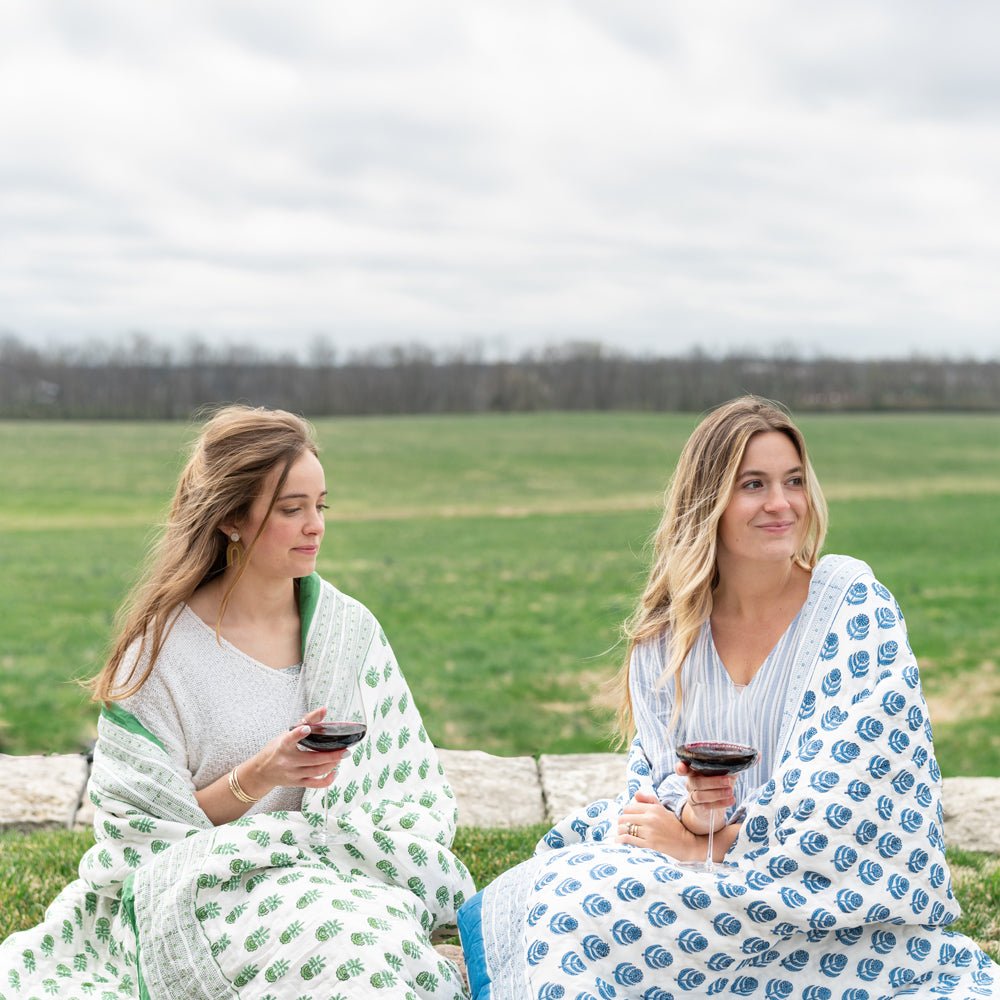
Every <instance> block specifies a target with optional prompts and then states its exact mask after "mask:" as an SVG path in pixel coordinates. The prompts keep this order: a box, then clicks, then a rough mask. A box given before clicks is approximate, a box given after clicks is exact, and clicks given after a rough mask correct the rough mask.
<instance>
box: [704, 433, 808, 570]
mask: <svg viewBox="0 0 1000 1000" xmlns="http://www.w3.org/2000/svg"><path fill="white" fill-rule="evenodd" d="M804 476H805V470H804V469H803V467H802V460H801V458H800V457H799V453H798V451H797V450H796V448H795V445H794V444H792V441H791V439H790V438H789V437H788V436H787V435H785V434H783V433H782V432H781V431H761V432H760V433H758V434H755V435H754V436H753V437H752V438H750V442H749V444H747V447H746V451H745V452H744V453H743V461H742V462H740V468H739V473H738V475H737V477H736V485H735V487H734V489H733V495H732V497H731V498H730V501H729V505H728V506H727V507H726V509H725V511H724V512H723V514H722V519H721V520H720V521H719V533H718V553H719V558H720V559H723V560H725V559H727V558H729V559H733V558H738V559H754V560H764V561H775V560H790V559H791V558H793V557H794V555H795V553H796V552H797V551H798V550H799V548H800V547H801V545H802V541H803V538H804V536H805V530H806V524H807V520H808V514H809V502H808V499H807V497H806V491H805V485H804Z"/></svg>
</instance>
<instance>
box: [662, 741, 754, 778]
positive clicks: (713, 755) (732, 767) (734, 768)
mask: <svg viewBox="0 0 1000 1000" xmlns="http://www.w3.org/2000/svg"><path fill="white" fill-rule="evenodd" d="M675 752H676V754H677V758H678V760H682V761H684V763H685V764H687V766H688V767H689V768H691V770H692V771H694V773H695V774H706V775H710V776H712V777H717V776H719V775H723V774H738V773H739V772H740V771H745V770H746V769H747V768H748V767H750V766H752V765H753V763H754V761H756V760H757V757H758V753H757V750H756V749H754V747H751V746H747V745H746V744H744V743H724V742H719V741H716V740H697V741H695V742H694V743H684V744H682V745H681V746H679V747H676V748H675Z"/></svg>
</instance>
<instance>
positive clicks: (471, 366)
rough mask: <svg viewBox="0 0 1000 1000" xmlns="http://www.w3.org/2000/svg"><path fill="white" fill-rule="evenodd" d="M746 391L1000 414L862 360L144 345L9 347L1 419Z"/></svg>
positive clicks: (490, 404) (911, 363)
mask: <svg viewBox="0 0 1000 1000" xmlns="http://www.w3.org/2000/svg"><path fill="white" fill-rule="evenodd" d="M744 392H754V393H759V394H760V395H764V396H768V397H771V398H775V399H780V400H782V401H783V402H784V403H786V404H787V405H789V406H790V407H791V408H792V409H793V410H796V411H824V410H868V411H871V410H984V411H995V410H998V409H1000V362H997V361H990V362H980V361H972V360H947V359H941V358H937V359H935V358H922V357H913V358H909V359H903V360H881V361H857V360H848V359H842V358H827V357H820V358H812V359H803V358H801V357H795V356H789V355H781V356H779V355H773V356H764V355H750V354H730V355H726V356H724V357H714V356H711V355H709V354H707V353H702V352H693V353H689V354H687V355H683V356H678V357H636V356H630V355H627V354H624V353H620V352H616V351H612V350H609V349H608V348H606V347H604V346H602V345H599V344H591V343H578V344H567V345H562V346H559V347H550V348H545V349H542V350H540V351H537V352H532V353H526V354H524V355H523V356H521V357H519V358H518V359H516V360H509V361H497V360H485V359H484V358H483V357H482V356H481V353H480V352H478V351H476V350H475V349H470V350H469V351H467V352H461V351H453V352H451V353H448V354H441V353H435V352H434V351H432V350H430V349H428V348H426V347H421V346H404V347H392V348H383V349H380V350H378V351H374V352H368V353H359V354H354V355H350V356H347V357H344V358H343V359H339V358H338V356H337V352H336V351H335V350H334V349H333V348H332V347H331V346H330V344H329V343H327V342H326V341H323V340H319V341H316V342H315V343H314V344H313V345H312V347H311V350H310V352H309V356H308V357H306V358H305V359H301V358H294V357H291V356H265V355H263V354H261V353H259V352H255V351H254V350H253V349H250V348H246V347H226V348H222V349H217V350H213V349H211V348H209V347H208V346H207V345H206V344H205V343H204V342H201V341H195V342H192V343H190V344H188V345H186V346H185V347H184V348H183V349H181V350H180V351H178V350H176V349H171V348H169V347H167V346H164V345H159V344H156V343H154V342H153V341H151V340H149V339H148V338H145V337H141V336H137V337H135V338H133V339H132V340H131V341H130V342H129V343H127V344H124V345H117V346H108V345H103V344H91V345H87V346H86V347H83V348H73V349H62V350H56V349H47V350H39V349H36V348H33V347H29V346H27V345H25V344H24V343H22V342H21V341H20V340H18V339H17V338H15V337H6V338H0V417H3V418H13V417H47V418H58V419H68V418H90V419H129V420H134V419H158V420H172V419H186V418H188V417H190V416H191V414H192V413H194V412H195V411H197V410H198V409H199V408H201V407H203V406H205V405H206V404H212V403H218V402H221V401H245V402H249V403H253V404H255V405H265V406H278V407H283V408H286V409H291V410H295V411H297V412H301V413H306V414H308V415H310V416H315V417H319V416H335V415H364V414H404V413H482V412H502V411H529V410H612V409H613V410H622V409H625V410H652V411H657V410H675V411H685V410H686V411H701V410H704V409H706V408H708V407H710V406H712V405H714V404H716V403H718V402H719V401H720V400H723V399H728V398H731V397H733V396H736V395H739V394H741V393H744Z"/></svg>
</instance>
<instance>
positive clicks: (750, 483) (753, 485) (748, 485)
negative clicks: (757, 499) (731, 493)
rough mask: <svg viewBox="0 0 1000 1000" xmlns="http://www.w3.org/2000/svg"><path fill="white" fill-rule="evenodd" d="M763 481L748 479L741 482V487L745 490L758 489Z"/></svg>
mask: <svg viewBox="0 0 1000 1000" xmlns="http://www.w3.org/2000/svg"><path fill="white" fill-rule="evenodd" d="M762 485H763V483H761V481H760V480H759V479H748V480H747V481H746V482H745V483H744V484H743V489H745V490H759V489H760V488H761V486H762Z"/></svg>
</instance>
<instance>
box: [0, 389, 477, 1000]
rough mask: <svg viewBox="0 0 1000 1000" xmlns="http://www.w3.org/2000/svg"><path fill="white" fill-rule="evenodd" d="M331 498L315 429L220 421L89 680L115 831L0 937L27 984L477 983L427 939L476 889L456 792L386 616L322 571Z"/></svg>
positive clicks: (283, 986) (199, 451) (327, 990)
mask: <svg viewBox="0 0 1000 1000" xmlns="http://www.w3.org/2000/svg"><path fill="white" fill-rule="evenodd" d="M326 507H327V488H326V481H325V476H324V471H323V466H322V465H321V463H320V460H319V457H318V448H317V445H316V442H315V438H314V435H313V431H312V429H311V427H310V426H309V425H308V424H307V423H306V421H304V420H303V419H301V418H300V417H297V416H295V415H294V414H291V413H286V412H284V411H280V410H267V409H262V408H253V407H249V406H228V407H224V408H222V409H221V410H219V411H218V412H217V413H215V414H214V415H213V416H212V417H211V419H209V420H208V421H207V422H206V424H205V425H204V427H203V428H202V430H201V433H200V435H199V437H198V440H197V441H196V442H195V444H194V447H193V450H192V452H191V455H190V457H189V460H188V462H187V464H186V466H185V468H184V470H183V472H182V474H181V476H180V480H179V482H178V485H177V489H176V492H175V495H174V498H173V501H172V503H171V506H170V511H169V514H168V517H167V523H166V527H165V529H164V531H163V533H162V536H161V538H160V541H159V542H158V544H157V545H156V546H155V548H154V550H153V551H152V553H151V556H150V560H149V565H148V567H147V570H146V572H145V574H144V576H143V579H142V582H141V583H140V584H139V585H138V586H137V587H136V588H135V590H134V592H133V593H132V594H131V595H130V596H129V598H128V599H127V600H126V602H125V604H124V605H123V608H122V611H121V612H120V615H119V619H118V628H117V635H116V638H115V640H114V643H113V645H112V648H111V653H110V656H109V658H108V661H107V664H106V665H105V667H104V669H103V670H102V671H101V672H100V673H99V674H98V676H97V677H96V678H94V680H93V682H92V690H93V695H94V698H95V700H96V701H98V702H100V703H101V705H102V711H101V717H100V721H99V725H98V741H97V746H96V748H95V752H94V766H93V771H92V774H91V779H90V785H89V794H90V798H91V801H92V802H93V803H94V805H95V808H96V817H95V823H94V829H95V834H96V839H97V843H96V844H95V845H94V847H93V848H92V849H91V850H90V851H88V852H87V854H86V855H85V856H84V858H83V860H82V861H81V863H80V877H79V879H78V880H77V881H75V882H74V883H72V884H71V885H70V886H68V887H67V888H66V889H65V890H64V891H63V892H62V893H61V894H60V895H59V896H58V897H57V899H56V900H55V902H54V903H53V904H52V905H51V907H50V908H49V910H48V912H47V914H46V918H45V921H44V922H43V923H42V924H41V925H39V926H38V927H36V928H34V929H32V930H29V931H24V932H22V933H20V934H15V935H13V936H12V937H10V938H9V939H8V940H7V941H6V942H4V943H3V945H2V946H0V981H2V982H3V983H4V984H5V987H6V985H7V984H10V986H11V988H12V989H14V990H15V995H22V994H23V995H29V994H30V995H36V994H37V995H41V994H42V993H43V992H44V993H45V994H46V995H54V996H67V997H68V996H80V995H84V994H88V993H91V992H95V991H96V992H98V993H101V994H102V995H104V996H108V995H114V996H116V997H119V996H121V997H140V996H141V997H153V998H156V997H180V996H183V997H185V998H202V997H204V998H208V997H220V996H240V995H246V996H254V997H265V996H269V995H270V996H300V997H304V996H312V995H314V994H315V995H316V996H320V995H322V996H324V997H326V996H331V995H337V996H341V997H344V998H353V997H359V998H360V997H368V996H370V995H372V991H382V990H388V991H389V994H388V995H397V996H402V995H404V993H405V995H406V996H413V997H421V998H423V997H432V996H433V997H435V998H437V997H446V998H448V1000H459V998H461V997H463V996H464V988H463V984H462V981H461V978H460V976H459V973H458V971H457V970H456V969H455V968H454V967H453V966H452V965H450V964H449V963H448V962H447V961H445V960H444V959H443V958H442V957H441V956H440V955H439V954H438V953H437V952H436V951H435V950H434V948H433V947H432V946H431V943H430V937H429V935H430V932H431V931H432V930H433V928H434V927H435V926H436V925H438V924H440V923H447V922H450V921H451V920H453V919H454V914H455V910H456V908H457V907H458V905H459V904H460V903H461V902H462V900H463V899H464V898H465V896H466V895H467V894H469V893H470V892H471V891H473V886H472V883H471V880H470V879H469V876H468V872H467V871H466V869H465V868H464V867H463V866H462V864H461V862H459V861H458V859H457V858H455V857H454V856H453V855H452V854H451V852H450V850H449V846H450V844H451V840H452V837H453V835H454V830H455V821H456V810H455V801H454V796H453V794H452V792H451V789H450V788H449V787H448V784H447V781H446V780H445V777H444V772H443V770H442V768H441V766H440V764H439V762H438V759H437V755H436V753H435V751H434V748H433V746H432V745H431V743H430V740H429V738H428V736H427V733H426V731H425V730H424V728H423V725H422V724H421V721H420V716H419V713H418V712H417V709H416V707H415V706H414V704H413V699H412V697H411V696H410V693H409V691H408V689H407V686H406V682H405V681H404V679H403V676H402V674H401V672H400V670H399V667H398V665H397V663H396V661H395V658H394V656H393V654H392V650H391V648H390V647H389V644H388V642H387V640H386V637H385V634H384V633H383V631H382V629H381V628H380V627H379V624H378V622H377V621H376V620H375V618H374V616H373V615H372V614H371V612H369V611H368V610H367V609H366V608H365V607H364V606H363V605H361V604H360V603H358V602H357V601H355V600H353V599H352V598H350V597H348V596H347V595H345V594H343V593H341V592H340V591H338V590H337V589H336V588H334V587H333V586H332V585H331V584H329V583H327V582H326V581H324V580H322V579H321V578H320V577H319V576H318V575H317V573H316V571H315V570H316V561H317V557H318V555H319V551H320V546H321V543H322V541H323V536H324V532H325V522H324V513H325V510H326ZM324 720H326V721H328V722H330V723H335V725H334V727H333V734H332V738H334V739H339V741H340V742H339V747H338V746H336V745H335V748H329V749H323V748H322V747H320V748H318V749H317V748H316V746H317V744H316V742H315V741H316V740H317V739H318V738H320V737H322V736H324V735H326V736H328V737H329V736H330V733H328V732H325V731H323V726H322V724H323V722H324ZM303 741H306V742H303ZM327 746H328V747H329V744H327ZM342 918H347V919H349V920H350V925H351V926H350V928H347V925H346V922H345V919H342Z"/></svg>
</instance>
